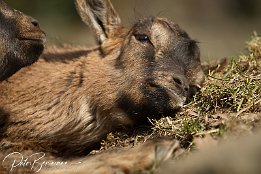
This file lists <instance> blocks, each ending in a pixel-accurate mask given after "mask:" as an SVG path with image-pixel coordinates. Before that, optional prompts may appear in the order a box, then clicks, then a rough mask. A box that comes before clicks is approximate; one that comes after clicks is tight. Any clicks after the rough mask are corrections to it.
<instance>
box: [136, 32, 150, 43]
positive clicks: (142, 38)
mask: <svg viewBox="0 0 261 174" xmlns="http://www.w3.org/2000/svg"><path fill="white" fill-rule="evenodd" d="M134 36H135V38H136V39H137V40H138V41H140V42H147V41H149V40H150V38H149V36H147V35H146V34H135V35H134Z"/></svg>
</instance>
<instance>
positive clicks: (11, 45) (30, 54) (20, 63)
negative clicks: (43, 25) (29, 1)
mask: <svg viewBox="0 0 261 174" xmlns="http://www.w3.org/2000/svg"><path fill="white" fill-rule="evenodd" d="M44 39H45V34H44V33H43V31H42V30H41V29H40V27H39V24H38V22H37V21H36V20H35V19H33V18H31V17H30V16H27V15H25V14H23V13H21V12H19V11H17V10H14V9H13V8H11V7H8V6H7V5H6V4H5V2H4V1H2V0H0V81H3V80H5V79H6V78H8V77H10V76H11V75H12V74H14V73H15V72H16V71H18V70H19V69H21V68H22V67H24V66H28V65H30V64H32V63H34V62H35V61H36V60H37V59H38V58H39V56H40V54H41V53H42V51H43V41H44Z"/></svg>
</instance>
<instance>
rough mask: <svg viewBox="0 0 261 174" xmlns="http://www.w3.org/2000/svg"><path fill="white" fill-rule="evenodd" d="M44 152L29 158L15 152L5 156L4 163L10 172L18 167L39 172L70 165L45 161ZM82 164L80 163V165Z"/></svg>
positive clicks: (63, 162) (65, 162)
mask: <svg viewBox="0 0 261 174" xmlns="http://www.w3.org/2000/svg"><path fill="white" fill-rule="evenodd" d="M45 157H46V156H45V153H44V152H39V153H34V154H32V155H30V156H28V157H25V156H24V155H23V154H22V153H20V152H13V153H10V154H8V155H7V156H5V158H4V159H3V161H2V165H3V166H5V167H6V166H8V169H9V170H10V171H13V170H15V168H18V167H28V168H30V169H31V170H33V171H34V172H39V171H40V170H41V169H43V167H46V166H48V167H50V166H65V165H68V162H67V161H51V160H44V158H45ZM80 163H81V162H78V164H80Z"/></svg>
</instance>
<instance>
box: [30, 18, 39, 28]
mask: <svg viewBox="0 0 261 174" xmlns="http://www.w3.org/2000/svg"><path fill="white" fill-rule="evenodd" d="M31 23H32V24H33V26H35V27H39V23H38V21H37V20H35V19H33V20H32V21H31Z"/></svg>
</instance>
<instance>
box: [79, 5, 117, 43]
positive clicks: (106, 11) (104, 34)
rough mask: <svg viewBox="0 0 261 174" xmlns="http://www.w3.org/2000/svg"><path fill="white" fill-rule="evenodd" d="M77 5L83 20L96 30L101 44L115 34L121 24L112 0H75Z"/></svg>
mask: <svg viewBox="0 0 261 174" xmlns="http://www.w3.org/2000/svg"><path fill="white" fill-rule="evenodd" d="M75 5H76V9H77V11H78V13H79V15H80V16H81V18H82V20H83V22H84V23H85V24H87V25H88V26H89V27H90V28H91V29H92V30H93V31H94V32H95V36H96V40H97V41H98V43H99V44H102V43H103V42H104V41H105V40H106V39H107V38H109V37H111V36H113V35H114V32H115V30H116V29H117V28H118V27H119V26H120V25H121V20H120V18H119V15H118V14H117V12H116V11H115V10H114V8H113V6H112V4H111V2H110V0H75Z"/></svg>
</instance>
